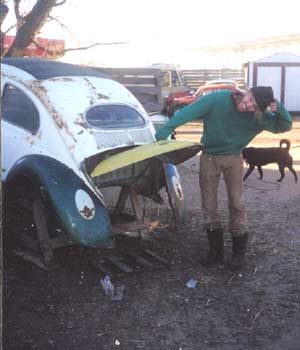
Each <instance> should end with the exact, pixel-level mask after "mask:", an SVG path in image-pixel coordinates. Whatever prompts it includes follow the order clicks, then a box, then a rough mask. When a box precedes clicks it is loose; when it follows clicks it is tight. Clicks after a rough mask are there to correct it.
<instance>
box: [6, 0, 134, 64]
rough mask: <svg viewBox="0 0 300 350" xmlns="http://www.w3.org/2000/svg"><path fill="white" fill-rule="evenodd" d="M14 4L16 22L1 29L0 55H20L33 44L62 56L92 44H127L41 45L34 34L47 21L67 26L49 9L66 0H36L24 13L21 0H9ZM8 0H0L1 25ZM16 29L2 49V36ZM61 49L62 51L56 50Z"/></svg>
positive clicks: (54, 54) (50, 53)
mask: <svg viewBox="0 0 300 350" xmlns="http://www.w3.org/2000/svg"><path fill="white" fill-rule="evenodd" d="M11 1H13V4H14V14H15V18H16V23H15V24H14V25H12V26H11V27H10V28H8V29H7V30H6V31H5V32H4V33H3V32H2V31H1V57H3V56H6V57H12V56H13V57H22V56H24V52H25V50H26V48H27V47H28V45H30V44H33V45H35V46H36V48H37V49H39V50H41V51H42V52H45V53H46V54H47V55H49V56H52V57H55V56H62V55H63V54H64V53H65V52H67V51H75V50H87V49H89V48H92V47H94V46H99V45H121V44H127V43H128V42H108V43H92V44H90V45H87V46H83V47H77V48H67V49H66V48H64V47H63V48H59V49H57V48H51V47H44V46H42V45H41V44H40V43H39V42H38V41H37V40H36V36H37V34H38V33H39V31H40V30H41V28H42V27H43V25H44V24H45V23H46V22H48V21H56V22H58V24H59V25H60V26H61V27H62V28H63V29H66V30H68V28H67V27H66V26H65V25H64V24H63V23H61V22H60V21H59V20H58V19H57V18H55V17H53V16H51V11H52V10H53V8H54V7H57V6H61V5H63V4H65V3H66V0H36V1H35V3H34V5H33V7H32V8H31V10H29V11H28V12H27V13H26V14H23V13H21V11H20V3H21V1H22V0H11ZM7 2H8V0H0V4H1V23H0V24H1V26H2V24H3V22H4V20H5V17H6V15H7V13H8V7H7V5H6V3H7ZM13 28H15V29H16V36H15V39H14V41H13V43H12V44H11V46H10V47H9V49H8V50H6V51H4V37H5V35H6V34H7V33H8V32H9V31H10V30H11V29H13ZM57 50H61V51H62V52H58V51H57Z"/></svg>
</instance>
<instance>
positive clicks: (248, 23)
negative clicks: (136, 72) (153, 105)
mask: <svg viewBox="0 0 300 350" xmlns="http://www.w3.org/2000/svg"><path fill="white" fill-rule="evenodd" d="M30 2H31V3H32V2H33V0H23V3H25V4H27V5H28V4H30ZM296 2H297V1H295V0H285V1H284V2H275V1H274V0H251V1H240V0H226V1H222V0H219V1H218V0H206V1H203V0H189V1H185V2H184V1H178V0H151V1H146V0H106V1H102V0H84V1H82V0H67V3H66V4H64V5H62V6H59V7H57V8H55V10H54V11H53V12H52V13H51V14H52V15H54V16H56V17H57V18H58V19H59V21H60V22H61V23H63V24H64V25H65V26H66V27H67V28H68V30H66V29H65V28H62V27H61V26H60V25H59V24H58V23H57V22H52V23H50V24H48V25H46V26H45V27H44V28H43V31H42V35H43V36H47V37H52V38H62V39H65V41H66V47H67V48H68V47H78V46H79V47H81V46H85V45H89V44H93V43H95V42H101V43H108V42H120V41H122V42H123V41H124V42H126V44H123V45H114V46H101V47H98V48H97V49H93V50H89V51H80V52H76V53H72V54H70V55H69V57H70V59H71V57H75V58H73V59H75V60H79V61H82V60H83V61H93V60H94V61H95V60H96V61H97V62H99V63H101V64H103V65H104V64H108V65H110V64H111V65H114V66H116V65H118V66H126V65H127V66H128V65H129V64H131V65H141V66H143V65H147V64H151V63H157V62H166V61H167V62H172V63H179V64H180V63H182V62H184V60H186V61H187V55H189V54H191V51H189V50H190V49H191V48H197V47H202V46H207V45H214V44H226V43H232V42H236V41H242V40H250V39H257V38H262V37H267V36H273V35H281V34H292V33H300V23H299V9H298V8H297V7H298V6H297V5H296ZM299 45H300V44H299ZM190 60H191V58H190Z"/></svg>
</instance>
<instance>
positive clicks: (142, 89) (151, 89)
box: [128, 86, 161, 95]
mask: <svg viewBox="0 0 300 350" xmlns="http://www.w3.org/2000/svg"><path fill="white" fill-rule="evenodd" d="M128 90H129V91H131V92H132V93H137V94H148V95H157V94H159V93H160V92H161V89H160V88H159V87H157V86H128Z"/></svg>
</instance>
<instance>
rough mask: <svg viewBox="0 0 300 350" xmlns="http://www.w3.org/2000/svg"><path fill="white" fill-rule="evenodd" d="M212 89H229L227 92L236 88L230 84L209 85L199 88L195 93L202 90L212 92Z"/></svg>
mask: <svg viewBox="0 0 300 350" xmlns="http://www.w3.org/2000/svg"><path fill="white" fill-rule="evenodd" d="M213 89H229V90H236V86H234V85H232V84H211V85H202V86H200V87H199V89H198V90H197V91H203V90H213Z"/></svg>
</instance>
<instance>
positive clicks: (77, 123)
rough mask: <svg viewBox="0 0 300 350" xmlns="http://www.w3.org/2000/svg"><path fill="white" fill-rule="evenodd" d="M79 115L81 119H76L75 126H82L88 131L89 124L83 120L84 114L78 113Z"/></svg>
mask: <svg viewBox="0 0 300 350" xmlns="http://www.w3.org/2000/svg"><path fill="white" fill-rule="evenodd" d="M78 115H79V117H78V118H76V120H75V121H74V124H75V125H79V126H81V127H82V128H85V129H87V128H88V125H87V123H86V122H85V121H84V120H83V117H82V113H78Z"/></svg>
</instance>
